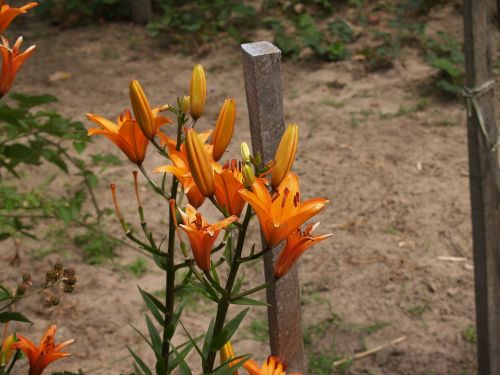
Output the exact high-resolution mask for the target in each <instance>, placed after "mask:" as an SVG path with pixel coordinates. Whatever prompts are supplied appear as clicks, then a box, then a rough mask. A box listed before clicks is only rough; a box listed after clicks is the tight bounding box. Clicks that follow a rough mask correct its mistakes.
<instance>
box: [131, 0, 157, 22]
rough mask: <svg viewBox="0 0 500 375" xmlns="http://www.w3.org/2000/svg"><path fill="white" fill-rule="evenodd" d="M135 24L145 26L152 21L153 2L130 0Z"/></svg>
mask: <svg viewBox="0 0 500 375" xmlns="http://www.w3.org/2000/svg"><path fill="white" fill-rule="evenodd" d="M128 2H129V5H130V10H131V11H132V20H133V21H134V23H137V24H139V25H143V24H145V23H148V22H149V21H151V17H153V9H152V6H151V0H128Z"/></svg>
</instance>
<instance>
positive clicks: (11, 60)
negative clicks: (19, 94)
mask: <svg viewBox="0 0 500 375" xmlns="http://www.w3.org/2000/svg"><path fill="white" fill-rule="evenodd" d="M22 42H23V38H22V37H19V38H17V40H16V43H15V44H14V46H13V47H12V49H10V48H9V41H8V40H7V39H5V38H4V37H2V44H0V54H1V55H2V70H1V74H0V97H2V96H4V95H5V94H7V93H8V92H9V90H10V88H11V87H12V84H13V83H14V79H15V78H16V74H17V72H18V71H19V69H20V68H21V66H22V65H23V63H24V62H25V61H26V59H27V58H28V57H30V56H31V55H32V54H33V52H35V46H31V47H29V48H28V49H27V50H26V51H24V52H23V53H19V50H20V48H21V44H22Z"/></svg>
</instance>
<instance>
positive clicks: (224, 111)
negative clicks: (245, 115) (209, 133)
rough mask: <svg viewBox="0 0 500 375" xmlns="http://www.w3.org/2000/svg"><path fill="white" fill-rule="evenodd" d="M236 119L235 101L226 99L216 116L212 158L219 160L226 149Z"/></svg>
mask: <svg viewBox="0 0 500 375" xmlns="http://www.w3.org/2000/svg"><path fill="white" fill-rule="evenodd" d="M235 119H236V102H235V101H234V99H226V100H225V101H224V104H223V105H222V108H221V110H220V112H219V117H218V118H217V124H216V125H215V131H214V135H213V137H212V144H213V145H214V150H213V156H214V160H215V161H217V160H219V159H220V158H221V157H222V155H224V152H225V151H226V148H227V145H228V144H229V142H230V141H231V137H232V136H233V130H234V121H235Z"/></svg>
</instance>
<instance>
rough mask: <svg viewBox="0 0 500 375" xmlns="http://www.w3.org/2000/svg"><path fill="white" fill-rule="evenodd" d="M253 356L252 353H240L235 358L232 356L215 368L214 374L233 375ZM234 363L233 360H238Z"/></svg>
mask: <svg viewBox="0 0 500 375" xmlns="http://www.w3.org/2000/svg"><path fill="white" fill-rule="evenodd" d="M251 357H252V355H251V354H244V355H240V356H238V357H235V358H230V359H228V360H227V361H226V362H224V363H223V364H221V365H220V366H219V367H217V368H215V369H214V371H213V374H214V375H232V374H234V373H235V372H236V371H237V370H238V369H239V368H240V367H241V366H243V364H244V363H245V362H246V361H248V360H249V359H250V358H251ZM236 361H238V362H237V363H234V364H232V363H233V362H236Z"/></svg>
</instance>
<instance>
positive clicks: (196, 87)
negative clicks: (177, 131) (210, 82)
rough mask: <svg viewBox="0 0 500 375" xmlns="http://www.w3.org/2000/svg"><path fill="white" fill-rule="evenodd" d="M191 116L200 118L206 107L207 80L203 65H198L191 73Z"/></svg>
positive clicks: (196, 118) (195, 118)
mask: <svg viewBox="0 0 500 375" xmlns="http://www.w3.org/2000/svg"><path fill="white" fill-rule="evenodd" d="M189 97H190V102H191V117H192V118H193V119H194V120H198V119H199V118H200V117H201V115H202V114H203V109H204V108H205V98H206V97H207V81H206V79H205V71H204V70H203V67H202V66H201V65H199V64H198V65H196V66H195V67H194V69H193V74H192V75H191V87H190V93H189Z"/></svg>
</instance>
